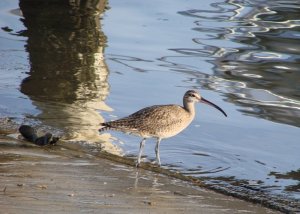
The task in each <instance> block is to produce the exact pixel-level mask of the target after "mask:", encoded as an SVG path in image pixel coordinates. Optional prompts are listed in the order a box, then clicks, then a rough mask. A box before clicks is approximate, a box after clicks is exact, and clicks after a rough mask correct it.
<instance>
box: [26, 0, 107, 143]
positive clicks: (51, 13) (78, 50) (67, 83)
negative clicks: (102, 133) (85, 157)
mask: <svg viewBox="0 0 300 214" xmlns="http://www.w3.org/2000/svg"><path fill="white" fill-rule="evenodd" d="M105 8H106V1H101V0H82V1H71V0H70V1H67V0H65V1H52V0H49V1H32V0H20V9H21V11H22V14H23V19H22V21H23V23H24V25H25V27H26V30H25V31H23V32H20V33H22V35H25V36H26V37H28V40H27V45H26V50H27V52H28V54H29V60H30V66H31V68H30V71H29V73H28V75H29V76H28V77H27V78H26V79H24V80H23V81H22V83H21V92H22V93H24V94H26V95H27V96H28V97H29V98H30V99H31V100H32V102H33V104H34V105H35V106H36V107H37V109H39V110H40V114H39V115H37V118H38V119H40V120H41V121H42V122H43V123H44V124H46V125H50V126H52V127H57V128H59V129H62V130H64V131H65V133H68V134H67V135H66V136H68V139H75V140H86V141H99V140H101V139H99V134H98V131H97V130H98V124H99V123H100V122H101V121H103V118H102V117H101V116H100V114H99V112H97V110H98V109H105V110H109V109H110V108H109V107H108V106H107V105H105V103H104V102H103V101H104V100H105V98H106V96H107V95H108V93H109V85H108V81H107V79H108V75H109V71H108V68H107V65H106V63H105V60H104V57H103V53H104V47H105V44H106V37H105V35H104V34H103V32H102V30H101V25H100V16H101V14H102V13H103V12H104V11H105ZM102 140H103V139H102Z"/></svg>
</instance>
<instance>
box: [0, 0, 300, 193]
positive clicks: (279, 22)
mask: <svg viewBox="0 0 300 214" xmlns="http://www.w3.org/2000/svg"><path fill="white" fill-rule="evenodd" d="M29 2H30V1H29ZM29 2H28V1H22V0H21V1H20V5H18V2H17V1H1V2H0V20H1V21H0V27H1V28H2V30H1V31H0V56H1V64H0V72H1V76H0V97H1V99H0V116H1V117H12V118H13V119H15V121H17V122H18V123H30V124H33V125H38V126H40V127H43V128H44V129H48V130H49V129H50V130H52V131H53V132H55V133H57V134H60V135H62V136H63V138H64V139H65V140H72V141H87V142H90V143H95V142H96V143H99V142H100V143H103V144H102V145H103V147H104V148H106V149H107V150H109V151H110V152H113V153H116V154H125V155H128V156H132V155H136V154H137V151H138V143H139V140H140V139H138V138H136V137H132V136H128V135H124V134H122V133H117V132H109V134H107V133H105V134H102V135H99V134H98V131H97V129H98V124H99V123H100V122H102V121H104V120H112V119H115V118H119V117H122V116H125V115H128V114H130V113H133V112H134V111H136V110H138V109H140V108H142V107H145V106H149V105H153V104H168V103H178V104H181V100H182V95H183V94H184V92H185V91H186V90H188V89H191V88H194V89H199V90H200V91H201V94H202V96H203V97H205V98H206V99H208V100H210V101H212V102H214V103H216V104H218V105H219V106H220V107H222V108H223V109H224V110H225V111H226V113H227V114H228V118H225V117H224V116H223V115H222V114H221V113H219V112H218V111H216V110H215V109H213V108H210V107H208V106H204V105H202V104H201V105H198V106H197V116H196V118H195V120H194V121H193V123H192V125H191V126H190V127H189V128H188V129H186V130H185V131H184V132H182V133H181V134H179V135H177V136H176V137H173V138H170V139H167V140H164V141H163V142H162V144H161V160H162V163H163V167H166V168H170V169H172V170H179V171H181V172H183V173H185V174H187V175H192V176H196V177H199V176H201V177H209V178H210V180H211V181H214V182H219V183H220V184H223V183H224V181H226V182H227V183H231V184H233V183H234V182H235V181H236V180H240V181H241V183H243V184H245V185H247V186H248V187H253V188H261V189H264V191H266V192H268V193H269V194H281V195H285V196H289V197H292V198H298V199H299V198H300V194H299V182H300V179H299V176H300V175H299V174H300V173H299V171H300V155H299V150H300V143H299V138H300V132H299V127H300V88H299V87H300V85H299V80H300V73H299V71H298V67H299V56H300V46H299V44H298V43H299V38H300V27H299V24H300V21H299V14H300V5H299V2H298V1H288V2H285V1H284V2H283V1H254V0H252V1H250V0H249V1H226V2H224V1H216V0H214V1H212V0H209V1H205V2H201V5H200V4H199V1H196V0H191V1H164V2H161V1H148V2H141V1H120V2H119V1H109V2H108V4H107V5H104V4H99V5H96V3H95V2H93V3H90V4H81V5H76V4H75V3H74V4H62V5H59V4H58V3H52V4H50V5H48V6H47V7H44V6H43V5H42V4H39V5H35V4H33V3H29ZM87 2H89V1H87ZM19 8H20V9H19ZM20 11H22V12H20ZM145 154H146V155H147V159H148V160H149V159H150V160H152V159H154V141H151V140H150V141H149V142H147V144H146V148H145ZM145 161H146V160H145Z"/></svg>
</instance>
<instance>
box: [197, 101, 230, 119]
mask: <svg viewBox="0 0 300 214" xmlns="http://www.w3.org/2000/svg"><path fill="white" fill-rule="evenodd" d="M200 102H202V103H205V104H208V105H210V106H212V107H214V108H216V109H218V110H219V111H220V112H222V113H223V114H224V115H225V117H227V114H226V113H225V111H223V109H221V108H220V107H219V106H217V105H216V104H214V103H212V102H210V101H208V100H206V99H204V98H202V97H201V99H200Z"/></svg>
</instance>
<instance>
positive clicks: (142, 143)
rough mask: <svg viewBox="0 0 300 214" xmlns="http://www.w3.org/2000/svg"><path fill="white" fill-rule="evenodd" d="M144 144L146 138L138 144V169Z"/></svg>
mask: <svg viewBox="0 0 300 214" xmlns="http://www.w3.org/2000/svg"><path fill="white" fill-rule="evenodd" d="M145 142H146V138H143V140H142V141H141V143H140V151H139V156H138V159H137V163H136V167H138V166H139V165H140V163H141V157H142V153H143V149H144V146H145Z"/></svg>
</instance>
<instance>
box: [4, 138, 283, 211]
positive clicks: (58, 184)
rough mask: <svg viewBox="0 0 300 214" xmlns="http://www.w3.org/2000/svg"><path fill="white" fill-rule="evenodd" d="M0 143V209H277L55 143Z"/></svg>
mask: <svg viewBox="0 0 300 214" xmlns="http://www.w3.org/2000/svg"><path fill="white" fill-rule="evenodd" d="M0 148H1V149H0V210H1V213H172V214H173V213H277V212H276V211H273V210H270V209H267V208H264V207H262V206H260V205H254V204H252V203H249V202H245V201H242V200H239V199H236V198H233V197H230V196H224V195H221V194H218V193H215V192H212V191H210V190H207V189H204V188H200V187H194V186H192V185H190V184H188V183H187V182H184V181H181V180H178V179H174V178H170V177H168V176H165V175H161V174H158V173H155V172H151V171H147V170H143V169H136V168H135V167H131V166H127V165H122V164H118V163H116V162H112V161H110V160H107V159H104V158H101V157H97V156H93V155H91V154H87V153H85V152H82V153H81V152H78V151H71V150H67V149H65V148H64V147H63V146H60V145H57V146H55V147H38V146H34V145H31V144H29V143H26V142H24V141H19V140H17V139H14V138H12V137H7V136H1V137H0Z"/></svg>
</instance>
